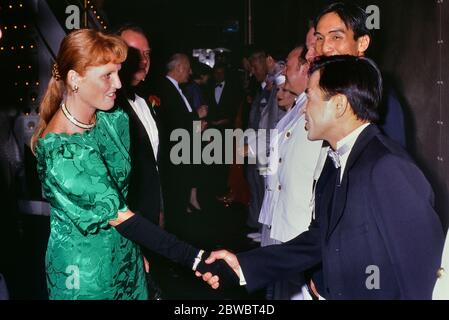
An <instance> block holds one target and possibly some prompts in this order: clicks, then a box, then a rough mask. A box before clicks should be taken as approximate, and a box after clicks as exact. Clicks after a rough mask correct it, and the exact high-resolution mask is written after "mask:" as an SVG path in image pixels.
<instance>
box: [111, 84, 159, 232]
mask: <svg viewBox="0 0 449 320" xmlns="http://www.w3.org/2000/svg"><path fill="white" fill-rule="evenodd" d="M116 103H117V105H118V106H119V107H120V108H122V109H123V110H124V111H125V112H126V113H127V114H128V117H129V134H130V139H131V144H130V156H131V174H130V181H129V190H128V199H127V204H128V206H129V208H130V210H131V211H133V212H138V213H140V214H141V215H143V216H144V217H146V218H147V219H149V220H150V221H152V222H153V223H155V224H158V222H159V213H160V211H161V185H160V179H159V172H158V167H157V165H158V164H157V159H155V157H154V152H153V147H152V145H151V141H150V138H149V137H148V133H147V132H146V130H145V127H144V126H143V124H142V122H141V121H140V119H139V117H138V116H137V114H136V113H135V111H134V110H133V108H132V107H131V105H130V104H129V102H128V99H127V98H126V95H125V94H124V92H120V93H119V94H118V96H117V102H116ZM149 108H150V111H151V112H152V115H153V117H155V114H154V112H153V110H152V109H151V107H150V106H149ZM155 120H156V119H155ZM156 123H157V121H156ZM156 151H157V150H156Z"/></svg>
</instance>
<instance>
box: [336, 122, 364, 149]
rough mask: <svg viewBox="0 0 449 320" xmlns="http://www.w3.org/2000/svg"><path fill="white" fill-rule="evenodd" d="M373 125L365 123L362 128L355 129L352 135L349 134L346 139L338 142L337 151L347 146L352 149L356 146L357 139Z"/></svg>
mask: <svg viewBox="0 0 449 320" xmlns="http://www.w3.org/2000/svg"><path fill="white" fill-rule="evenodd" d="M370 124H371V123H365V124H363V125H361V126H360V127H358V128H357V129H355V130H354V131H352V132H351V133H350V134H348V135H347V136H346V137H344V138H343V139H341V140H340V141H338V142H337V151H338V150H339V149H340V148H341V147H343V146H345V145H348V147H349V150H351V149H352V147H353V146H354V144H355V142H356V140H357V138H358V137H359V135H360V134H361V133H362V131H363V130H365V128H366V127H368V126H369V125H370Z"/></svg>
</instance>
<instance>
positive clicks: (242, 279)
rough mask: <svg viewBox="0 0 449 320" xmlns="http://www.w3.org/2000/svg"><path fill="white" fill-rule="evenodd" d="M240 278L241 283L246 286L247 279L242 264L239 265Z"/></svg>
mask: <svg viewBox="0 0 449 320" xmlns="http://www.w3.org/2000/svg"><path fill="white" fill-rule="evenodd" d="M239 279H240V282H239V284H240V285H241V286H246V279H245V276H244V275H243V271H242V268H241V267H240V266H239Z"/></svg>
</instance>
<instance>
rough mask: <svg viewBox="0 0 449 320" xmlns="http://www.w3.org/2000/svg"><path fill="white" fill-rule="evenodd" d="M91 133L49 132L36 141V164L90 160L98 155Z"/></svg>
mask: <svg viewBox="0 0 449 320" xmlns="http://www.w3.org/2000/svg"><path fill="white" fill-rule="evenodd" d="M91 136H92V131H86V132H84V133H74V134H68V133H65V132H49V133H47V134H46V135H45V136H44V137H42V138H40V139H38V140H37V143H36V148H35V154H36V159H37V162H38V164H43V163H46V164H47V165H48V164H49V163H54V162H55V160H57V159H58V158H62V159H75V158H77V159H82V158H84V157H87V158H90V157H92V155H95V154H97V153H98V146H97V144H96V142H95V140H94V139H92V137H91Z"/></svg>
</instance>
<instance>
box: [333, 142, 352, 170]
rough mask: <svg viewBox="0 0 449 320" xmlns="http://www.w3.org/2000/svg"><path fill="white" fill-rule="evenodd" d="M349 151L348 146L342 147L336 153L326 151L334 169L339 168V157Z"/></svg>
mask: <svg viewBox="0 0 449 320" xmlns="http://www.w3.org/2000/svg"><path fill="white" fill-rule="evenodd" d="M349 149H350V146H349V145H348V144H345V145H343V146H342V147H340V148H338V150H337V151H334V150H332V149H329V150H328V151H327V155H328V156H329V158H331V160H332V162H333V163H334V166H335V168H336V169H338V168H340V167H341V161H340V160H341V157H342V156H343V155H344V154H345V153H347V152H348V151H349Z"/></svg>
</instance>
